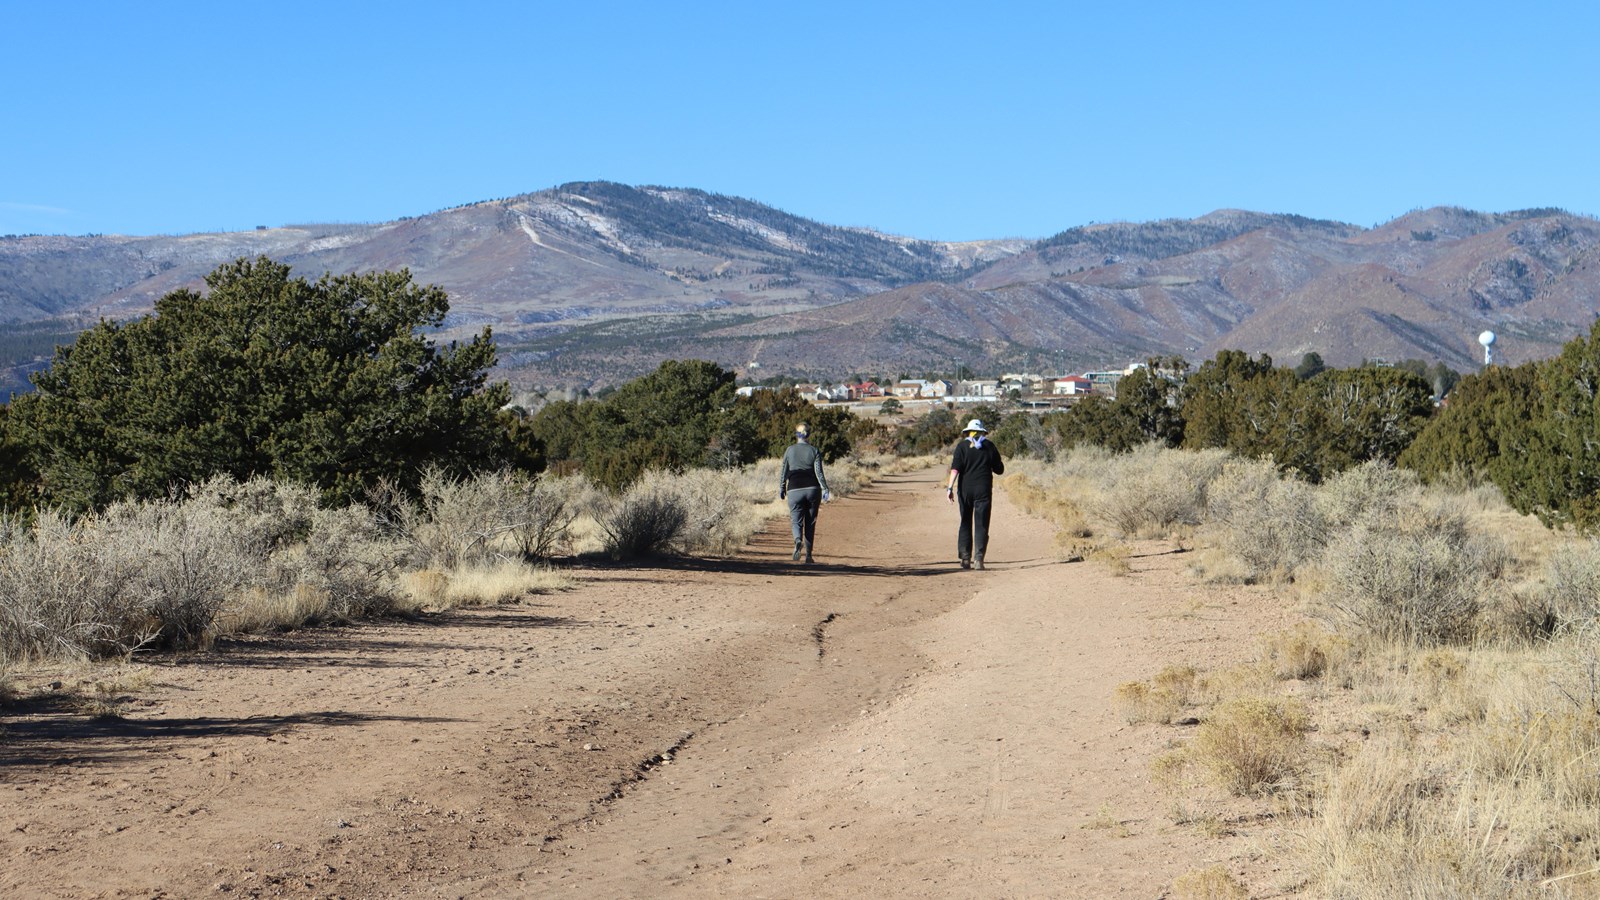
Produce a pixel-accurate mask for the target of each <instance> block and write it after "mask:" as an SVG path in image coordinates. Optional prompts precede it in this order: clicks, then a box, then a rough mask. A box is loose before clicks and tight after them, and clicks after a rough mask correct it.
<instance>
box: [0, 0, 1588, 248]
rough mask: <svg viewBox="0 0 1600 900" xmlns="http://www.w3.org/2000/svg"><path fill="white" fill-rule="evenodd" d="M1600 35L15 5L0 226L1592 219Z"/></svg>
mask: <svg viewBox="0 0 1600 900" xmlns="http://www.w3.org/2000/svg"><path fill="white" fill-rule="evenodd" d="M1597 9H1600V7H1597V6H1596V5H1595V4H1592V3H1577V2H1572V3H1559V4H1551V3H1539V2H1533V3H1531V4H1528V5H1523V4H1511V3H1495V4H1488V3H1477V2H1471V0H1465V2H1453V3H1405V2H1395V0H1389V2H1381V3H1380V2H1341V3H1308V4H1302V3H1288V2H1281V0H1280V2H1272V3H1227V2H1209V3H1197V2H1196V3H1140V2H1122V3H1109V2H1107V3H1097V4H1077V3H1051V2H1040V3H1019V2H1007V0H993V2H987V3H944V2H937V0H931V2H930V0H924V2H915V3H873V2H870V0H852V2H842V3H835V2H806V3H761V2H749V0H744V2H737V3H692V2H691V3H684V4H677V3H662V2H649V3H628V2H603V0H586V2H565V3H542V2H519V3H480V2H437V3H426V4H423V3H409V2H387V3H381V4H379V3H346V2H339V0H322V2H317V3H302V2H275V3H271V4H236V3H218V2H215V0H209V2H205V3H175V2H172V3H167V2H160V0H151V2H140V3H133V2H103V3H102V2H72V3H66V2H62V3H49V2H26V0H8V2H6V4H5V7H4V12H3V13H0V78H3V84H4V85H5V88H4V90H3V91H0V123H3V124H0V234H8V233H16V234H21V233H44V234H85V233H92V232H99V233H121V234H157V233H187V232H199V231H216V230H235V229H249V228H252V227H254V226H256V225H282V224H290V223H299V222H332V221H337V222H374V221H384V220H388V219H393V218H397V217H399V216H405V215H417V214H422V213H427V212H432V211H434V210H437V209H441V208H444V207H448V206H455V205H458V204H462V203H469V202H473V201H477V200H485V199H490V198H496V197H504V196H510V195H514V194H520V193H526V192H529V191H535V190H540V189H543V188H547V187H551V186H554V185H557V184H560V183H562V182H566V181H576V180H590V179H605V180H611V181H620V182H624V183H628V184H660V185H668V186H675V187H694V188H702V189H705V190H708V191H715V192H719V193H724V194H734V195H738V196H742V197H748V198H751V199H753V200H757V201H760V202H763V203H768V204H771V205H773V206H777V207H779V208H782V209H785V210H787V211H789V212H792V213H796V214H799V215H803V216H808V217H811V218H815V219H819V220H821V221H824V222H828V223H830V224H836V225H862V226H870V227H873V228H878V229H882V230H885V231H889V232H894V233H898V234H905V235H912V236H916V237H923V238H931V239H971V238H984V237H1008V236H1020V237H1043V236H1047V235H1050V234H1054V233H1056V232H1058V231H1061V230H1063V229H1065V228H1069V227H1072V226H1075V225H1081V224H1084V223H1087V222H1092V221H1102V222H1103V221H1112V220H1131V221H1143V220H1148V219H1159V218H1169V217H1191V216H1197V215H1202V214H1204V213H1206V212H1209V211H1211V210H1213V209H1219V208H1226V207H1234V208H1243V209H1252V210H1260V211H1264V212H1292V213H1299V214H1302V215H1307V216H1314V217H1319V218H1331V219H1340V220H1343V221H1347V222H1353V223H1356V224H1359V225H1373V224H1376V223H1378V222H1383V221H1387V220H1389V219H1392V218H1394V217H1396V216H1399V215H1402V214H1404V213H1405V212H1407V211H1409V210H1411V209H1415V208H1418V207H1427V206H1434V205H1441V204H1448V205H1457V206H1465V207H1470V208H1473V209H1480V210H1490V211H1502V210H1509V209H1520V208H1525V207H1531V206H1560V207H1564V208H1566V209H1569V210H1572V211H1574V212H1580V213H1589V214H1594V213H1600V173H1597V171H1596V167H1595V160H1596V156H1597V154H1596V151H1597V149H1600V140H1597V138H1600V134H1597V127H1600V126H1597V125H1596V110H1597V109H1600V72H1597V69H1596V64H1595V62H1594V60H1595V58H1596V46H1595V45H1596V42H1597V38H1600V12H1597Z"/></svg>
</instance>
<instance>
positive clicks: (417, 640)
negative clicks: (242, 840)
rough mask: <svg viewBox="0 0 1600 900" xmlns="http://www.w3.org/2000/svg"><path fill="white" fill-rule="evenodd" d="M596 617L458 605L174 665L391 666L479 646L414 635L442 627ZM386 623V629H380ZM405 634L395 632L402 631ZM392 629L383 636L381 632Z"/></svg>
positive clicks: (268, 639)
mask: <svg viewBox="0 0 1600 900" xmlns="http://www.w3.org/2000/svg"><path fill="white" fill-rule="evenodd" d="M591 626H592V623H589V622H585V621H582V620H580V619H573V618H570V617H568V616H547V615H541V614H538V613H522V612H518V611H516V610H499V609H493V610H482V609H468V610H452V611H450V612H448V613H440V614H437V615H428V616H417V617H408V618H405V619H373V620H368V621H366V622H358V623H354V624H350V625H340V626H333V627H328V626H316V627H310V628H305V629H301V630H298V631H289V632H283V633H281V634H274V635H264V636H238V637H228V638H223V639H219V640H218V641H217V642H216V644H215V645H214V646H213V648H212V649H211V650H210V651H207V652H204V653H194V654H187V655H183V656H179V657H175V658H173V659H171V660H169V661H168V663H169V664H170V665H174V666H184V665H206V666H211V667H213V668H271V669H305V668H316V667H320V666H327V667H330V668H353V669H363V668H366V669H386V668H407V667H415V666H416V663H415V662H414V661H408V660H410V659H413V658H414V656H415V654H416V653H417V652H418V651H450V650H458V651H463V652H475V651H478V650H481V649H483V647H482V645H481V644H478V643H475V642H472V641H461V642H450V641H434V640H424V639H422V638H421V637H408V636H407V634H408V632H409V633H414V634H417V635H424V634H427V633H428V632H430V631H433V630H436V629H441V628H585V627H591ZM380 629H381V630H380ZM397 630H398V631H399V632H400V633H399V634H395V632H396V631H397ZM380 634H382V635H389V636H384V637H380V636H379V635H380Z"/></svg>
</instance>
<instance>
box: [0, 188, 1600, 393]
mask: <svg viewBox="0 0 1600 900" xmlns="http://www.w3.org/2000/svg"><path fill="white" fill-rule="evenodd" d="M1597 243H1600V222H1597V221H1596V220H1595V219H1592V218H1588V217H1583V216H1575V215H1571V214H1568V213H1565V212H1563V211H1560V210H1551V209H1541V210H1524V211H1520V212H1512V213H1503V214H1492V213H1481V212H1473V211H1469V210H1462V209H1452V208H1438V209H1430V210H1420V211H1416V212H1413V213H1410V214H1407V215H1405V216H1402V217H1400V218H1397V219H1395V220H1393V221H1391V222H1389V223H1386V224H1384V225H1381V226H1378V227H1376V228H1370V229H1368V228H1361V227H1357V226H1354V225H1348V224H1344V223H1339V222H1329V221H1323V220H1315V219H1308V218H1305V217H1302V216H1294V215H1275V214H1265V213H1256V212H1247V211H1239V210H1221V211H1218V212H1215V213H1211V214H1209V215H1206V216H1202V217H1200V218H1196V219H1186V220H1178V219H1175V220H1164V221H1159V222H1147V223H1110V224H1095V225H1086V226H1080V227H1076V228H1071V229H1068V230H1066V231H1063V232H1061V233H1060V234H1057V235H1054V236H1052V237H1049V238H1046V239H1044V240H1040V241H1031V242H1030V241H1024V240H995V241H977V242H968V243H948V242H937V241H922V240H915V239H911V238H904V237H897V236H893V235H886V234H881V233H878V232H874V231H871V230H867V229H859V228H841V227H837V226H831V225H825V224H822V223H818V222H815V221H812V220H809V219H804V218H800V217H797V216H793V215H790V214H788V213H784V212H782V211H780V210H777V209H774V208H772V207H769V206H765V205H762V204H760V203H756V202H754V201H750V200H744V199H740V198H735V197H726V196H721V195H716V194H709V193H706V192H703V191H697V190H692V189H679V188H660V187H629V186H625V185H619V184H613V183H609V182H585V183H576V184H567V185H562V186H560V187H557V188H552V189H549V190H546V191H540V192H536V193H532V194H524V195H519V196H516V197H510V198H504V199H500V200H491V201H484V202H480V203H473V204H468V205H465V206H460V207H456V208H453V209H448V210H442V211H439V212H436V213H431V214H428V215H424V216H417V217H413V218H406V219H402V220H398V221H395V222H386V223H380V224H369V225H304V226H288V227H282V228H261V229H257V230H255V231H252V232H242V233H231V234H198V235H182V236H154V237H124V236H86V237H54V236H22V237H17V236H11V237H5V238H0V321H6V320H9V321H11V322H12V323H13V328H14V330H17V331H21V330H30V331H34V332H38V331H49V330H50V329H51V328H54V329H56V330H62V329H65V328H67V327H68V326H69V325H70V326H73V327H76V326H81V325H82V324H83V323H85V322H89V321H93V319H94V318H96V317H100V316H109V317H113V318H124V317H128V316H133V315H138V314H140V313H142V312H144V311H146V310H148V309H149V308H150V306H151V304H152V303H153V301H154V300H155V298H156V297H158V296H160V295H161V294H163V293H165V292H166V291H169V290H172V289H174V288H177V287H183V286H189V287H198V286H200V284H201V279H202V278H203V276H204V275H205V274H206V273H207V272H209V271H210V270H211V269H213V268H215V267H216V266H217V265H218V264H220V263H222V262H225V261H228V260H231V259H234V258H237V257H239V256H247V255H257V254H266V255H269V256H272V257H274V258H276V259H280V260H283V261H285V262H288V263H290V264H291V265H293V266H294V267H295V269H296V270H297V271H298V272H300V273H301V274H304V275H306V276H308V277H315V276H317V275H320V274H322V273H323V272H348V271H365V270H370V269H398V268H402V267H405V268H409V269H410V270H411V271H412V273H413V275H414V276H416V278H417V279H418V280H419V281H423V282H430V283H437V284H440V285H442V286H443V287H445V288H446V289H447V290H448V291H449V292H450V295H451V298H452V312H451V317H450V320H449V326H450V327H449V329H447V334H446V335H445V337H450V336H454V334H456V333H466V332H467V331H469V330H475V329H477V328H480V327H482V326H483V325H484V324H489V325H492V326H493V327H494V329H495V332H496V335H497V337H498V339H499V341H500V344H501V348H502V354H501V355H502V369H503V370H504V372H503V374H504V375H505V376H507V377H509V378H510V379H511V380H512V381H513V382H514V383H517V384H519V385H535V384H545V385H567V386H598V385H603V384H607V383H615V382H616V381H619V380H622V379H624V378H627V377H632V376H633V375H636V374H638V373H640V372H642V371H646V370H648V369H650V368H653V367H654V366H655V365H656V364H657V363H659V361H660V360H662V359H666V358H684V357H698V358H706V359H712V360H714V361H717V362H719V363H721V364H723V365H726V366H729V367H732V368H737V369H739V370H740V371H741V372H742V373H744V374H749V375H753V376H756V377H760V376H763V375H771V374H792V375H796V376H806V377H816V378H843V377H845V376H846V375H849V374H865V375H877V376H883V375H892V374H897V373H901V372H924V371H926V372H934V371H953V370H955V369H956V368H959V367H961V366H965V367H967V368H970V369H973V370H977V371H994V370H998V369H1014V368H1032V369H1035V370H1050V371H1056V370H1071V369H1083V368H1090V367H1100V366H1105V365H1109V364H1117V365H1120V364H1123V363H1126V362H1128V361H1130V360H1133V359H1138V358H1141V357H1143V356H1146V355H1151V354H1158V353H1159V354H1170V353H1176V354H1179V355H1182V356H1184V357H1186V358H1188V359H1190V361H1191V362H1198V361H1200V360H1202V359H1205V358H1208V357H1210V356H1211V355H1213V354H1214V353H1215V352H1216V351H1218V350H1221V349H1241V350H1245V351H1247V352H1250V353H1262V352H1265V353H1269V354H1271V356H1272V357H1273V358H1274V359H1275V360H1277V361H1279V362H1281V363H1291V364H1292V363H1294V362H1296V361H1298V359H1299V357H1300V356H1301V355H1302V354H1304V353H1307V352H1311V351H1315V352H1318V353H1320V354H1321V355H1322V356H1323V358H1324V359H1325V360H1326V361H1327V362H1329V363H1330V364H1333V365H1352V364H1355V363H1357V362H1359V361H1360V360H1362V359H1367V358H1388V359H1404V358H1420V359H1424V360H1428V361H1435V360H1437V361H1442V362H1444V363H1446V364H1448V365H1450V366H1452V367H1455V368H1458V369H1468V368H1471V367H1473V366H1475V365H1477V363H1478V360H1479V353H1480V351H1479V348H1478V347H1477V344H1476V342H1475V336H1476V335H1477V334H1478V333H1479V332H1480V331H1482V330H1484V329H1486V328H1489V329H1493V330H1495V331H1497V332H1499V333H1500V334H1501V335H1502V336H1503V340H1502V341H1501V343H1500V345H1499V348H1498V353H1499V358H1500V359H1501V360H1502V361H1505V362H1511V363H1515V362H1520V361H1523V360H1527V359H1536V358H1541V357H1545V356H1550V355H1553V354H1554V353H1555V352H1557V351H1558V350H1559V348H1560V346H1561V344H1563V343H1564V342H1565V341H1567V340H1570V339H1571V338H1572V337H1573V336H1574V335H1576V334H1578V333H1580V332H1582V331H1586V330H1587V328H1588V327H1589V325H1590V324H1591V323H1592V322H1593V320H1594V318H1595V314H1596V309H1597V303H1596V298H1597V297H1600V268H1597V267H1596V264H1595V262H1596V261H1595V250H1594V248H1595V246H1596V244H1597ZM49 323H55V324H53V325H51V324H49Z"/></svg>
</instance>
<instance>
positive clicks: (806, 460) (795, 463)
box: [778, 422, 833, 563]
mask: <svg viewBox="0 0 1600 900" xmlns="http://www.w3.org/2000/svg"><path fill="white" fill-rule="evenodd" d="M810 434H811V433H810V430H809V429H808V428H807V427H806V424H805V423H804V422H801V423H800V424H799V425H796V426H795V429H794V443H793V444H790V445H789V449H787V450H785V451H783V462H782V463H780V464H779V466H778V499H780V500H788V501H789V531H790V532H791V533H793V535H794V561H795V562H799V561H800V556H801V554H802V553H803V554H805V558H806V562H808V563H809V562H811V561H812V559H811V542H812V541H813V540H814V539H815V537H816V533H817V509H818V508H819V507H821V505H822V504H823V503H826V502H828V501H829V500H832V499H833V495H832V494H831V493H829V491H828V478H827V476H825V475H823V474H822V454H821V453H818V452H817V448H815V447H813V446H811V443H810V441H809V438H810Z"/></svg>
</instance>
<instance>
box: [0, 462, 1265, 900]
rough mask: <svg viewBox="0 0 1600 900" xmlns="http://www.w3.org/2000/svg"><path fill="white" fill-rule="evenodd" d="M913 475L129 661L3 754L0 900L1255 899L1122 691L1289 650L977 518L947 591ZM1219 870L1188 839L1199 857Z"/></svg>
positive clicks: (22, 717) (1256, 607) (1178, 576)
mask: <svg viewBox="0 0 1600 900" xmlns="http://www.w3.org/2000/svg"><path fill="white" fill-rule="evenodd" d="M940 474H941V473H939V472H937V471H932V470H930V471H927V472H921V473H912V474H909V475H902V476H896V477H892V478H889V479H886V480H884V481H881V482H879V483H878V484H877V485H875V486H874V487H872V488H870V489H868V490H866V491H864V492H862V493H859V494H857V495H855V496H854V497H851V498H849V499H846V500H841V501H837V502H835V503H833V504H830V505H828V506H827V507H825V508H824V510H823V513H822V517H821V520H820V522H819V525H818V544H817V556H818V563H817V564H816V565H813V566H803V565H796V564H793V563H791V562H790V561H789V555H788V550H789V549H790V545H789V542H788V536H787V533H786V532H787V525H786V524H779V523H774V525H773V527H772V528H771V529H769V531H768V532H767V533H765V534H763V535H760V536H758V537H757V538H756V540H755V541H753V542H752V544H751V545H750V546H749V547H748V548H747V549H746V550H745V552H743V553H742V554H740V555H739V556H738V557H736V558H734V559H729V560H679V561H669V562H664V563H659V564H655V565H650V566H645V567H628V568H622V567H616V568H606V567H598V568H582V569H579V570H578V571H577V575H578V576H579V578H580V579H581V581H582V586H581V587H580V588H579V589H578V590H575V591H572V592H569V593H564V594H559V595H553V596H543V597H537V598H533V599H532V600H530V601H529V602H527V603H525V604H522V605H517V606H507V607H499V608H495V609H490V610H479V611H468V612H460V613H454V614H450V615H446V616H440V617H437V618H434V619H430V620H426V621H403V622H383V623H369V624H363V625H359V626H353V627H346V628H334V629H321V630H313V631H307V632H304V633H299V634H291V635H285V636H280V637H274V638H270V639H251V640H245V641H238V642H230V643H228V644H226V645H224V646H220V647H218V648H217V650H216V651H214V652H210V653H205V654H197V655H193V656H188V657H184V658H181V659H166V660H158V661H154V662H153V663H151V665H153V667H154V670H155V676H154V680H153V683H152V684H150V685H148V686H146V687H144V688H141V689H139V690H138V691H136V692H135V693H134V695H133V698H132V700H131V703H130V706H129V712H128V714H127V715H126V716H125V717H124V718H122V719H120V720H103V721H102V720H91V719H88V718H86V717H84V716H81V715H76V714H72V713H71V712H70V711H69V710H66V709H64V708H56V707H55V706H53V705H52V704H51V703H50V702H49V701H48V699H45V700H40V701H34V702H32V703H29V704H27V705H25V706H23V707H21V708H12V709H10V710H8V711H7V712H8V714H7V715H6V717H5V722H4V728H5V731H4V735H3V737H0V859H3V860H4V861H5V862H4V865H3V867H0V896H4V897H173V898H188V897H211V896H241V897H257V896H261V897H278V896H305V897H311V896H317V897H389V896H429V897H432V896H445V897H518V896H549V895H557V894H571V895H573V896H585V897H597V896H598V897H658V896H684V897H696V896H710V897H723V896H728V897H742V898H754V897H801V896H804V897H1145V898H1149V897H1160V896H1164V895H1166V894H1167V893H1168V892H1169V890H1170V886H1171V883H1172V881H1173V879H1174V878H1175V877H1177V876H1179V875H1181V874H1182V873H1184V872H1186V871H1189V870H1191V869H1194V868H1199V867H1204V866H1209V865H1213V864H1221V865H1224V866H1226V867H1227V868H1228V869H1229V870H1230V871H1232V872H1233V873H1234V874H1235V876H1236V877H1240V878H1242V879H1243V880H1244V881H1245V883H1247V884H1248V885H1250V888H1251V891H1252V894H1253V895H1254V896H1275V895H1277V894H1278V893H1279V892H1280V891H1281V890H1282V888H1281V885H1282V884H1285V883H1288V876H1287V875H1286V874H1285V873H1283V872H1280V871H1277V867H1278V866H1279V865H1281V863H1280V862H1279V860H1280V859H1281V858H1282V856H1283V853H1282V848H1281V847H1277V846H1274V844H1273V842H1274V841H1275V840H1278V839H1277V838H1274V837H1273V832H1271V831H1268V830H1263V829H1261V828H1259V827H1254V826H1252V825H1251V822H1252V821H1254V819H1253V818H1252V816H1251V815H1250V814H1249V813H1248V811H1246V812H1245V813H1243V814H1241V815H1240V816H1238V818H1237V820H1235V821H1234V822H1232V824H1231V825H1230V826H1229V827H1227V828H1224V829H1218V828H1215V827H1213V828H1211V829H1209V830H1203V829H1199V828H1196V827H1194V826H1193V825H1191V824H1180V822H1181V821H1182V819H1183V818H1184V817H1183V816H1182V815H1179V814H1176V813H1175V812H1174V810H1175V809H1177V808H1178V807H1179V806H1180V805H1181V803H1182V802H1183V800H1184V798H1174V797H1173V796H1172V795H1171V794H1170V793H1168V792H1166V791H1165V790H1163V789H1162V788H1160V787H1158V786H1157V785H1155V784H1154V783H1152V779H1151V774H1150V772H1151V770H1150V762H1151V760H1152V759H1153V758H1154V757H1155V756H1156V755H1158V754H1160V753H1161V752H1163V751H1164V750H1165V749H1166V748H1168V747H1169V746H1171V744H1172V742H1173V741H1176V740H1182V739H1183V738H1184V737H1185V735H1186V733H1187V732H1186V730H1185V729H1183V728H1179V727H1173V726H1150V725H1142V726H1136V727H1135V726H1129V725H1127V724H1125V723H1124V722H1123V721H1122V720H1121V719H1120V718H1119V717H1118V715H1117V713H1116V710H1115V709H1114V708H1113V705H1112V702H1111V697H1112V693H1113V691H1114V690H1115V688H1116V686H1117V685H1118V684H1121V683H1123V682H1126V681H1131V680H1136V679H1145V678H1149V677H1150V676H1152V675H1154V674H1155V673H1156V672H1158V671H1160V670H1161V669H1162V668H1163V667H1165V666H1167V665H1169V664H1172V663H1174V662H1183V663H1188V664H1192V665H1197V666H1200V667H1202V668H1207V667H1215V666H1221V665H1225V664H1228V663H1231V662H1235V661H1238V660H1241V659H1244V658H1246V657H1247V656H1250V655H1251V654H1252V653H1253V652H1254V641H1253V635H1256V634H1259V633H1261V632H1263V631H1266V630H1270V629H1272V628H1274V627H1276V626H1278V625H1279V624H1281V623H1282V622H1283V621H1284V620H1285V619H1286V617H1287V613H1286V612H1285V611H1284V610H1283V609H1282V606H1283V603H1282V602H1281V601H1279V600H1275V599H1274V598H1273V597H1272V596H1271V595H1270V594H1269V593H1267V592H1264V591H1256V590H1240V589H1232V590H1228V591H1223V590H1220V589H1217V588H1201V587H1196V586H1195V585H1194V584H1193V583H1192V579H1190V577H1189V576H1188V575H1187V574H1186V571H1185V569H1184V566H1183V561H1184V558H1183V556H1182V555H1180V554H1177V553H1173V552H1170V548H1169V547H1167V546H1166V545H1162V544H1149V545H1141V547H1140V550H1139V554H1138V555H1135V556H1134V557H1133V558H1132V559H1131V560H1130V562H1131V564H1132V571H1131V572H1128V573H1126V574H1120V575H1119V574H1117V573H1114V572H1113V571H1111V570H1110V568H1109V567H1107V566H1104V565H1100V564H1096V563H1065V562H1061V561H1059V560H1058V559H1057V558H1056V554H1055V552H1054V549H1053V548H1054V543H1053V535H1052V534H1051V533H1050V531H1049V528H1048V527H1047V526H1045V525H1043V524H1042V523H1040V522H1039V521H1038V520H1035V519H1032V518H1030V517H1028V516H1025V515H1023V514H1022V513H1020V512H1018V511H1017V510H1016V509H1015V508H1014V507H1012V506H1011V505H1010V503H1009V502H1008V500H1007V499H1006V498H1005V497H1004V495H1003V494H1002V496H1001V497H1000V498H999V501H998V503H997V505H996V510H995V517H994V529H993V534H994V537H993V539H992V545H991V548H990V553H989V559H990V568H989V570H988V571H984V572H975V571H962V570H960V569H958V568H957V567H956V566H955V564H954V560H953V557H954V545H955V536H954V532H955V512H954V510H953V509H952V508H951V507H950V506H949V505H948V504H947V503H946V502H945V499H944V494H943V492H942V491H941V490H939V487H938V485H939V476H940ZM1219 833H1220V834H1221V836H1218V834H1219Z"/></svg>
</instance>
